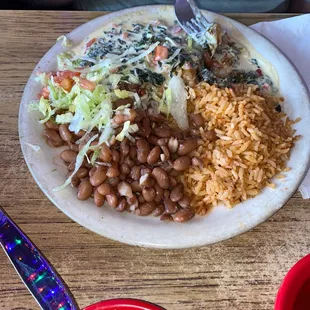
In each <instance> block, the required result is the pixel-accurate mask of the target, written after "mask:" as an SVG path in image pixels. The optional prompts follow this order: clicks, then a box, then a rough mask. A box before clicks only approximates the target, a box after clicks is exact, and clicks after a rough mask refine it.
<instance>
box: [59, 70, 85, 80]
mask: <svg viewBox="0 0 310 310" xmlns="http://www.w3.org/2000/svg"><path fill="white" fill-rule="evenodd" d="M80 75H81V73H80V72H73V71H69V70H66V71H57V76H58V77H59V78H60V80H62V79H66V78H71V79H72V78H73V77H74V76H80Z"/></svg>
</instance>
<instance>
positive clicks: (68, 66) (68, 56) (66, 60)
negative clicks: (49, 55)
mask: <svg viewBox="0 0 310 310" xmlns="http://www.w3.org/2000/svg"><path fill="white" fill-rule="evenodd" d="M74 55H75V54H74V53H73V52H65V53H61V54H59V55H57V63H58V70H73V69H75V66H74V65H73V62H72V58H73V57H74Z"/></svg>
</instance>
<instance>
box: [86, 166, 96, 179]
mask: <svg viewBox="0 0 310 310" xmlns="http://www.w3.org/2000/svg"><path fill="white" fill-rule="evenodd" d="M96 171H97V167H92V168H91V169H90V170H89V171H88V175H89V177H90V178H91V177H92V176H93V175H94V174H95V172H96Z"/></svg>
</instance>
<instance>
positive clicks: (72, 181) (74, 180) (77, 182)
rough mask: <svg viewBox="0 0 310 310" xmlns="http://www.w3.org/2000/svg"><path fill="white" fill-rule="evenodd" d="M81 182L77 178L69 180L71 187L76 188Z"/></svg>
mask: <svg viewBox="0 0 310 310" xmlns="http://www.w3.org/2000/svg"><path fill="white" fill-rule="evenodd" d="M80 182H81V180H80V179H79V178H77V177H72V179H71V186H72V187H74V188H76V187H78V186H79V185H80Z"/></svg>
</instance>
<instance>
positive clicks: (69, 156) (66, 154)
mask: <svg viewBox="0 0 310 310" xmlns="http://www.w3.org/2000/svg"><path fill="white" fill-rule="evenodd" d="M77 154H78V153H77V152H74V151H72V150H64V151H62V152H61V153H60V158H61V159H62V160H63V161H64V162H66V163H72V162H75V160H76V156H77Z"/></svg>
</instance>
